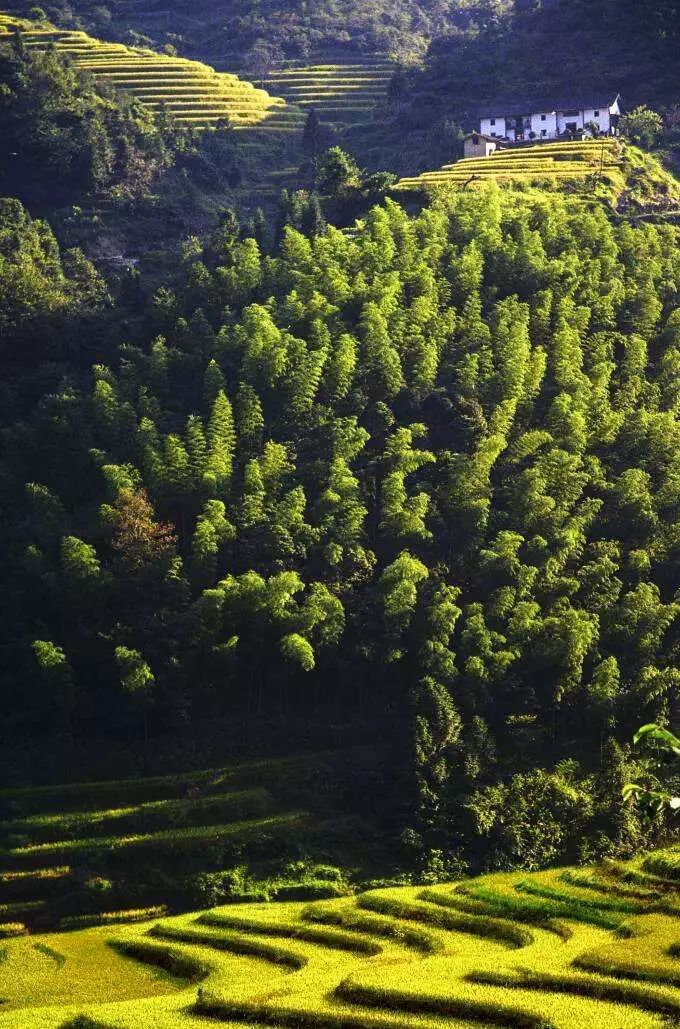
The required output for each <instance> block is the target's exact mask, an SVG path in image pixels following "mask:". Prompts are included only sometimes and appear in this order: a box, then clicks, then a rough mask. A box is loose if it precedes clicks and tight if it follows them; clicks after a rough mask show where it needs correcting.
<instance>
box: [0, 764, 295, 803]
mask: <svg viewBox="0 0 680 1029" xmlns="http://www.w3.org/2000/svg"><path fill="white" fill-rule="evenodd" d="M299 768H300V759H299V758H284V759H279V760H276V761H251V762H246V763H244V764H243V765H240V766H234V767H231V768H229V767H227V768H208V769H205V770H202V771H199V772H187V773H184V774H181V775H158V776H150V777H148V778H146V779H118V780H108V781H105V782H79V783H68V784H65V785H61V786H29V787H19V788H14V789H4V790H0V809H1V810H2V811H3V812H4V813H6V814H13V815H14V816H15V817H18V815H17V811H19V810H21V813H22V814H24V815H28V814H31V813H38V812H45V811H46V810H47V809H49V808H50V807H52V806H55V807H57V808H58V810H59V812H62V811H66V810H68V811H74V810H76V811H77V810H81V809H83V808H85V809H86V810H87V809H90V808H92V806H93V804H94V805H98V806H101V807H103V806H105V805H108V806H115V807H121V806H122V805H123V804H127V803H132V802H133V801H135V802H141V801H143V800H161V799H170V798H180V797H183V796H186V795H187V793H189V792H191V791H195V790H199V789H201V790H203V791H204V792H207V793H212V792H220V793H224V791H225V787H227V786H228V785H229V786H232V788H235V787H236V786H238V785H239V784H240V783H243V782H244V781H245V782H247V783H248V785H249V786H250V787H252V785H253V784H254V783H256V782H257V781H258V779H260V780H261V779H265V780H266V782H271V781H272V780H276V778H277V777H282V776H285V775H286V773H287V772H288V771H290V770H293V771H296V770H298V769H299Z"/></svg>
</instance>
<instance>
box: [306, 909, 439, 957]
mask: <svg viewBox="0 0 680 1029" xmlns="http://www.w3.org/2000/svg"><path fill="white" fill-rule="evenodd" d="M301 917H302V918H303V919H306V920H307V921H309V922H319V923H320V924H323V925H337V926H342V928H343V929H346V930H348V931H350V932H355V933H362V934H365V935H370V936H376V937H378V938H380V937H384V938H388V939H394V940H396V941H397V942H398V943H400V944H402V945H403V946H405V947H408V948H410V949H412V950H415V951H419V952H421V953H423V954H441V953H443V952H444V951H445V950H446V943H445V942H444V940H443V938H442V936H441V935H439V934H437V933H435V932H429V931H428V930H426V929H420V928H416V927H415V926H413V927H412V926H409V925H408V923H405V922H403V921H400V920H398V919H394V918H389V917H383V916H382V915H380V914H377V913H373V912H369V911H360V910H357V908H356V907H354V906H352V907H347V906H345V907H337V906H333V907H330V906H328V907H326V906H324V905H322V904H310V905H309V907H306V908H305V909H304V910H303V912H302V915H301Z"/></svg>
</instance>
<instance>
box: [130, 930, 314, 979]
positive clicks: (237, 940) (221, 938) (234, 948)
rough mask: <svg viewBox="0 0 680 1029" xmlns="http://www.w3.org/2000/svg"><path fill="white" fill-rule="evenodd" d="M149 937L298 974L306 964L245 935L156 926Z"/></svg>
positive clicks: (290, 953)
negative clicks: (258, 961)
mask: <svg viewBox="0 0 680 1029" xmlns="http://www.w3.org/2000/svg"><path fill="white" fill-rule="evenodd" d="M149 934H150V935H151V936H153V937H155V938H156V939H162V940H167V941H170V942H173V943H191V944H195V945H198V946H201V947H209V948H212V949H213V950H224V951H228V952H229V953H231V954H242V955H250V956H251V957H258V958H262V959H263V960H264V961H270V962H272V963H273V964H275V965H284V966H286V967H288V968H291V969H295V970H298V969H300V968H304V966H305V965H306V964H307V958H305V957H303V956H302V955H300V954H296V953H295V952H294V951H291V950H288V949H286V948H285V947H281V946H277V945H276V944H273V943H268V942H266V941H264V940H257V939H253V938H252V937H251V936H247V935H246V934H244V933H236V932H233V933H228V932H219V933H215V932H210V931H208V930H206V929H200V928H195V929H194V928H175V927H174V926H163V925H155V926H154V927H153V929H151V930H150V931H149Z"/></svg>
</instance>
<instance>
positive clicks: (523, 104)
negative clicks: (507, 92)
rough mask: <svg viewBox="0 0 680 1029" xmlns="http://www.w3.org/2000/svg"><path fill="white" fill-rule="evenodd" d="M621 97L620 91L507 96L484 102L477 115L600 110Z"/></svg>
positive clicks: (491, 115) (507, 115)
mask: <svg viewBox="0 0 680 1029" xmlns="http://www.w3.org/2000/svg"><path fill="white" fill-rule="evenodd" d="M619 99H620V96H619V94H618V93H613V94H612V93H593V94H591V95H590V96H585V97H583V96H582V97H574V96H572V97H566V98H565V97H558V98H557V99H553V98H551V99H549V100H546V98H545V97H542V98H540V99H538V100H522V99H521V98H520V99H519V100H513V99H508V98H507V97H506V98H505V99H500V100H494V101H491V102H489V103H486V104H484V106H483V107H480V108H479V110H478V111H477V115H478V117H479V118H503V117H510V118H512V117H517V116H518V115H521V114H542V113H545V114H548V113H549V112H550V111H584V110H586V109H588V110H590V109H593V110H599V109H600V108H605V107H606V108H607V109H609V108H610V107H612V105H613V104H614V103H615V102H616V101H617V100H619Z"/></svg>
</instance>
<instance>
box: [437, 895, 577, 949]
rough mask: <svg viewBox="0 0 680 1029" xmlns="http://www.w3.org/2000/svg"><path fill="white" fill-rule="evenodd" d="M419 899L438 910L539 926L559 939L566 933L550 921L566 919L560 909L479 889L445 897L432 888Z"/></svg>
mask: <svg viewBox="0 0 680 1029" xmlns="http://www.w3.org/2000/svg"><path fill="white" fill-rule="evenodd" d="M420 896H421V897H422V899H423V900H426V901H429V902H430V903H431V904H436V905H438V906H439V907H444V908H449V909H455V910H459V911H467V912H468V913H469V914H485V915H491V916H492V917H496V918H511V919H517V920H518V921H520V922H523V923H526V924H527V925H538V926H541V927H542V928H544V929H548V930H549V931H550V932H555V933H556V934H557V935H558V936H561V937H565V936H568V934H569V930H568V929H566V928H565V927H564V926H562V925H561V924H560V923H559V922H554V919H556V918H564V917H568V916H567V915H566V914H565V912H564V911H563V910H562V909H560V908H558V907H557V906H555V905H546V904H538V903H535V904H532V903H531V902H522V900H521V898H517V900H515V898H514V897H512V896H505V895H504V894H502V893H498V892H495V891H493V890H481V889H480V891H479V892H475V893H474V894H473V893H468V892H467V891H466V892H461V893H460V895H456V894H445V893H441V892H439V891H438V890H435V889H429V890H424V891H423V892H422V893H421V894H420Z"/></svg>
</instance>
